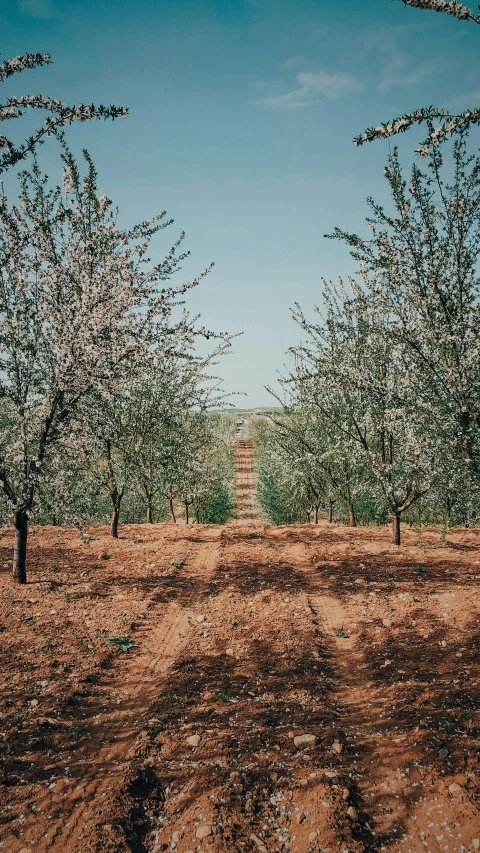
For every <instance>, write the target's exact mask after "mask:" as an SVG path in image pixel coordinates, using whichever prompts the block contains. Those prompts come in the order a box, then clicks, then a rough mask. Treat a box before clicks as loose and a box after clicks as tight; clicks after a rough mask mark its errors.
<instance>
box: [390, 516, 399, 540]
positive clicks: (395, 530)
mask: <svg viewBox="0 0 480 853" xmlns="http://www.w3.org/2000/svg"><path fill="white" fill-rule="evenodd" d="M392 542H393V544H394V545H400V513H399V512H395V513H394V514H393V518H392Z"/></svg>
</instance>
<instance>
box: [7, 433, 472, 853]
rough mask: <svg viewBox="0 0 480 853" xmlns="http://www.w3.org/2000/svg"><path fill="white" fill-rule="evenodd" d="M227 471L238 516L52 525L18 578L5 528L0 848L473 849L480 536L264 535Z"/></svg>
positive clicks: (92, 851) (329, 852) (248, 479)
mask: <svg viewBox="0 0 480 853" xmlns="http://www.w3.org/2000/svg"><path fill="white" fill-rule="evenodd" d="M238 469H239V474H238V477H239V483H238V485H239V497H240V500H239V511H238V517H237V519H236V522H235V523H233V524H231V525H227V526H225V527H213V526H202V525H200V526H197V525H193V526H189V527H187V526H186V525H183V524H178V525H174V524H160V525H149V526H147V525H136V526H133V525H132V526H126V527H123V528H121V530H120V539H119V540H118V541H114V540H112V539H110V538H109V537H108V535H107V530H106V529H103V528H102V529H100V528H92V529H91V530H90V531H89V534H90V538H87V537H84V539H82V538H81V537H80V534H79V533H78V532H77V531H74V530H67V529H62V528H54V527H50V528H42V529H40V528H39V529H37V530H36V531H35V533H34V534H33V535H32V536H31V537H30V540H29V582H28V584H27V586H26V587H18V586H15V585H14V584H13V582H12V579H11V557H12V535H11V532H10V531H4V534H3V537H2V538H1V539H0V546H1V547H0V558H1V572H2V593H1V604H0V608H1V609H0V685H1V686H0V759H1V767H0V851H1V853H6V851H8V853H27V851H35V853H47V851H48V853H65V851H67V853H70V851H72V853H124V851H132V853H154V851H156V852H158V851H170V850H176V851H177V853H187V851H198V853H220V851H222V853H237V851H240V853H265V851H268V853H274V851H279V853H286V852H287V851H295V853H317V852H318V851H324V852H325V853H362V851H391V853H400V851H401V853H417V852H418V853H420V851H421V853H440V852H441V853H444V851H446V852H447V853H455V852H456V851H461V853H467V851H470V853H476V851H477V850H479V849H480V841H479V839H480V767H479V756H480V752H479V750H480V743H479V740H478V735H479V729H480V690H479V675H480V649H479V638H480V623H479V608H480V595H479V588H480V584H479V581H480V531H477V530H460V529H458V530H454V531H451V532H449V533H448V535H447V537H446V539H445V540H444V541H442V540H441V539H440V537H439V531H438V530H437V529H433V528H426V529H423V530H421V531H419V530H408V529H406V530H404V531H403V535H404V544H403V545H402V547H401V548H395V547H394V546H393V545H391V544H390V542H389V531H388V530H383V529H373V528H357V529H349V528H346V527H341V526H335V525H328V524H327V523H325V522H322V523H321V524H320V525H319V526H314V525H305V526H292V527H279V528H274V527H270V526H268V525H266V524H265V523H264V522H263V521H262V520H261V517H260V515H259V513H258V510H257V509H256V507H255V506H254V503H253V501H252V494H251V489H252V488H253V485H254V478H253V475H252V473H251V449H250V447H249V445H248V443H243V444H241V446H240V450H239V459H238ZM120 637H123V638H125V640H124V641H123V649H122V647H121V645H119V644H118V643H115V642H114V643H112V642H110V640H111V639H112V638H113V639H115V638H120ZM127 638H128V639H127ZM131 643H133V644H134V645H133V647H131V648H130V646H131ZM306 735H309V736H310V737H303V738H302V739H300V740H298V738H299V737H300V736H306Z"/></svg>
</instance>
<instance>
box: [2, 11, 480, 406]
mask: <svg viewBox="0 0 480 853" xmlns="http://www.w3.org/2000/svg"><path fill="white" fill-rule="evenodd" d="M0 31H1V34H2V38H1V51H2V57H3V58H7V57H9V56H14V55H17V54H20V53H23V52H26V51H31V52H36V51H41V52H50V53H51V54H52V57H53V60H54V65H52V66H51V67H50V68H46V69H39V70H37V71H34V72H25V73H24V74H22V75H20V76H17V77H15V78H13V79H12V80H11V81H9V82H8V83H7V84H5V85H4V86H3V93H4V94H5V93H7V92H8V94H15V95H22V94H26V93H34V94H36V93H38V92H41V93H42V94H45V95H52V96H53V97H59V98H62V99H63V100H64V101H65V102H67V103H74V102H79V101H84V102H87V103H90V102H95V103H97V104H98V103H104V104H110V103H113V104H119V105H120V104H121V105H126V106H128V107H129V108H130V117H129V119H128V120H127V121H125V122H122V121H118V122H115V123H112V124H110V123H108V124H105V123H98V122H92V123H91V124H86V125H79V126H75V127H72V128H71V129H70V130H69V131H68V138H69V141H70V143H71V145H72V147H73V149H74V150H75V151H79V150H80V149H81V148H82V147H84V146H85V147H87V148H88V149H89V150H90V153H91V154H92V156H93V158H94V160H95V163H96V165H97V167H98V169H99V172H100V187H101V190H102V192H106V193H107V194H108V195H109V196H110V197H111V198H112V199H113V200H114V202H115V203H116V204H117V205H118V206H119V207H120V211H121V215H122V220H123V221H124V222H125V223H131V222H133V221H135V220H138V219H142V218H146V217H148V216H150V215H152V214H154V213H156V212H158V211H160V210H164V209H167V210H168V212H169V214H170V215H171V216H172V217H174V219H175V225H173V226H172V228H171V230H170V233H169V232H167V234H165V235H164V237H163V238H162V240H163V241H164V242H163V243H159V245H158V247H157V248H158V252H159V253H160V252H161V250H162V246H163V247H164V248H165V249H167V248H168V247H169V246H170V245H171V244H172V242H173V237H174V234H176V233H177V232H179V231H182V230H185V231H186V232H187V238H186V245H187V247H188V248H189V249H190V250H191V253H192V254H191V258H189V259H188V261H187V263H186V264H185V265H184V269H183V274H184V277H185V278H190V277H193V276H194V275H195V274H196V273H198V272H199V271H201V270H202V269H203V268H204V267H205V266H207V264H208V263H209V262H210V261H212V260H213V261H215V267H214V270H213V271H212V273H211V274H210V275H209V276H208V277H207V279H206V280H204V281H203V282H202V284H201V285H200V287H199V288H198V289H197V290H196V291H195V292H193V293H192V294H191V296H190V297H189V300H188V306H189V307H190V308H191V310H192V311H193V312H201V314H202V317H203V319H204V321H205V324H206V325H207V326H209V327H211V328H214V329H217V330H222V331H223V330H228V331H231V332H234V331H242V332H243V333H244V334H243V336H242V337H241V338H240V339H238V340H237V341H235V343H234V348H233V352H232V353H231V355H230V356H229V357H228V359H226V360H225V362H224V363H223V364H222V367H221V373H222V375H223V376H224V377H225V386H226V388H227V389H228V390H232V391H233V390H239V391H245V392H247V394H248V397H247V398H243V399H241V400H240V401H239V403H240V404H242V405H243V404H246V403H247V402H248V404H250V405H269V404H271V402H272V400H271V398H270V397H269V395H268V394H267V392H266V391H265V390H264V386H265V385H266V384H272V383H274V382H275V377H276V373H277V371H278V370H281V368H282V364H283V363H284V353H285V351H286V349H287V347H288V346H289V345H291V344H293V343H295V342H296V341H298V340H299V330H298V328H297V327H296V326H295V324H294V322H293V321H292V319H291V317H290V314H289V307H290V306H291V305H292V304H293V302H294V301H299V302H300V304H301V305H302V307H303V308H305V309H307V308H308V307H309V306H312V305H314V304H315V303H316V302H318V301H319V298H320V279H321V277H322V276H324V277H326V278H331V277H337V276H338V275H347V274H348V273H351V272H353V270H354V264H353V262H352V261H351V260H350V258H349V255H348V253H347V251H346V250H345V248H344V247H343V246H342V245H341V244H338V243H336V242H332V241H328V240H325V239H324V237H323V235H324V234H325V233H328V232H329V231H331V230H332V229H333V227H334V226H335V225H339V226H341V227H343V228H345V229H352V230H357V231H358V230H362V229H363V227H364V226H363V220H364V217H365V214H366V205H365V199H366V197H367V196H369V195H373V196H374V197H376V198H378V199H380V200H382V199H383V198H384V192H385V190H384V179H383V177H382V172H383V166H384V162H385V159H386V156H387V153H388V144H387V143H382V142H377V143H374V144H373V145H369V146H367V147H363V148H360V149H357V148H355V147H354V146H353V144H352V137H353V136H354V135H356V134H357V133H358V132H359V131H361V130H363V129H364V128H365V127H367V126H370V125H372V124H378V123H379V122H380V121H382V120H386V119H388V118H392V117H394V116H397V115H399V114H401V113H402V112H404V111H407V110H411V109H413V108H415V107H418V106H426V105H429V104H432V103H433V104H435V105H441V106H447V107H449V108H459V109H463V108H466V107H467V106H478V105H479V104H480V84H479V82H478V71H479V61H478V56H479V50H478V49H479V45H480V41H479V38H480V33H479V32H478V28H476V27H475V26H474V25H468V24H462V23H460V22H457V21H455V20H453V19H451V18H448V17H446V16H443V15H435V14H432V13H426V12H422V11H418V10H415V9H406V8H405V7H404V6H403V5H402V4H401V3H400V2H398V0H362V2H358V0H337V2H336V3H331V2H324V1H323V0H316V2H313V0H136V2H131V1H129V0H115V2H113V0H96V2H93V0H86V1H85V0H3V3H2V4H1V7H0ZM25 128H26V125H25V124H24V125H23V129H24V130H25ZM19 129H20V122H18V123H16V132H17V133H18V131H19ZM11 132H12V133H13V127H12V129H11ZM420 139H421V131H418V130H417V131H415V130H414V131H412V132H410V133H409V134H406V135H405V136H404V137H403V138H402V139H401V141H400V148H401V152H402V157H403V159H404V162H405V164H408V163H409V162H411V161H412V159H414V156H415V155H414V153H413V152H414V149H415V147H416V145H417V143H418V142H419V141H420ZM41 162H42V164H43V165H45V166H46V167H47V170H48V172H49V174H50V175H51V176H52V177H55V178H57V174H59V164H58V157H57V153H56V149H55V145H54V144H50V145H46V146H44V148H43V149H42V154H41ZM168 233H169V235H168ZM167 235H168V236H167Z"/></svg>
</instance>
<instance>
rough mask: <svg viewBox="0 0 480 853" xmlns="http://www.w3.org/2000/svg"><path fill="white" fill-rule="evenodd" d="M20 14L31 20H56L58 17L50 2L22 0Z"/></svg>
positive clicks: (45, 0)
mask: <svg viewBox="0 0 480 853" xmlns="http://www.w3.org/2000/svg"><path fill="white" fill-rule="evenodd" d="M20 13H21V14H22V15H26V16H28V17H29V18H54V17H55V15H56V11H55V9H54V8H53V6H52V5H51V3H49V0H20Z"/></svg>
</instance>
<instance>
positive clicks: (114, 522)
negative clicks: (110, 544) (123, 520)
mask: <svg viewBox="0 0 480 853" xmlns="http://www.w3.org/2000/svg"><path fill="white" fill-rule="evenodd" d="M119 514H120V512H119V510H118V508H117V507H114V508H113V511H112V522H111V524H110V533H111V535H112V536H113V538H114V539H118V516H119Z"/></svg>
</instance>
